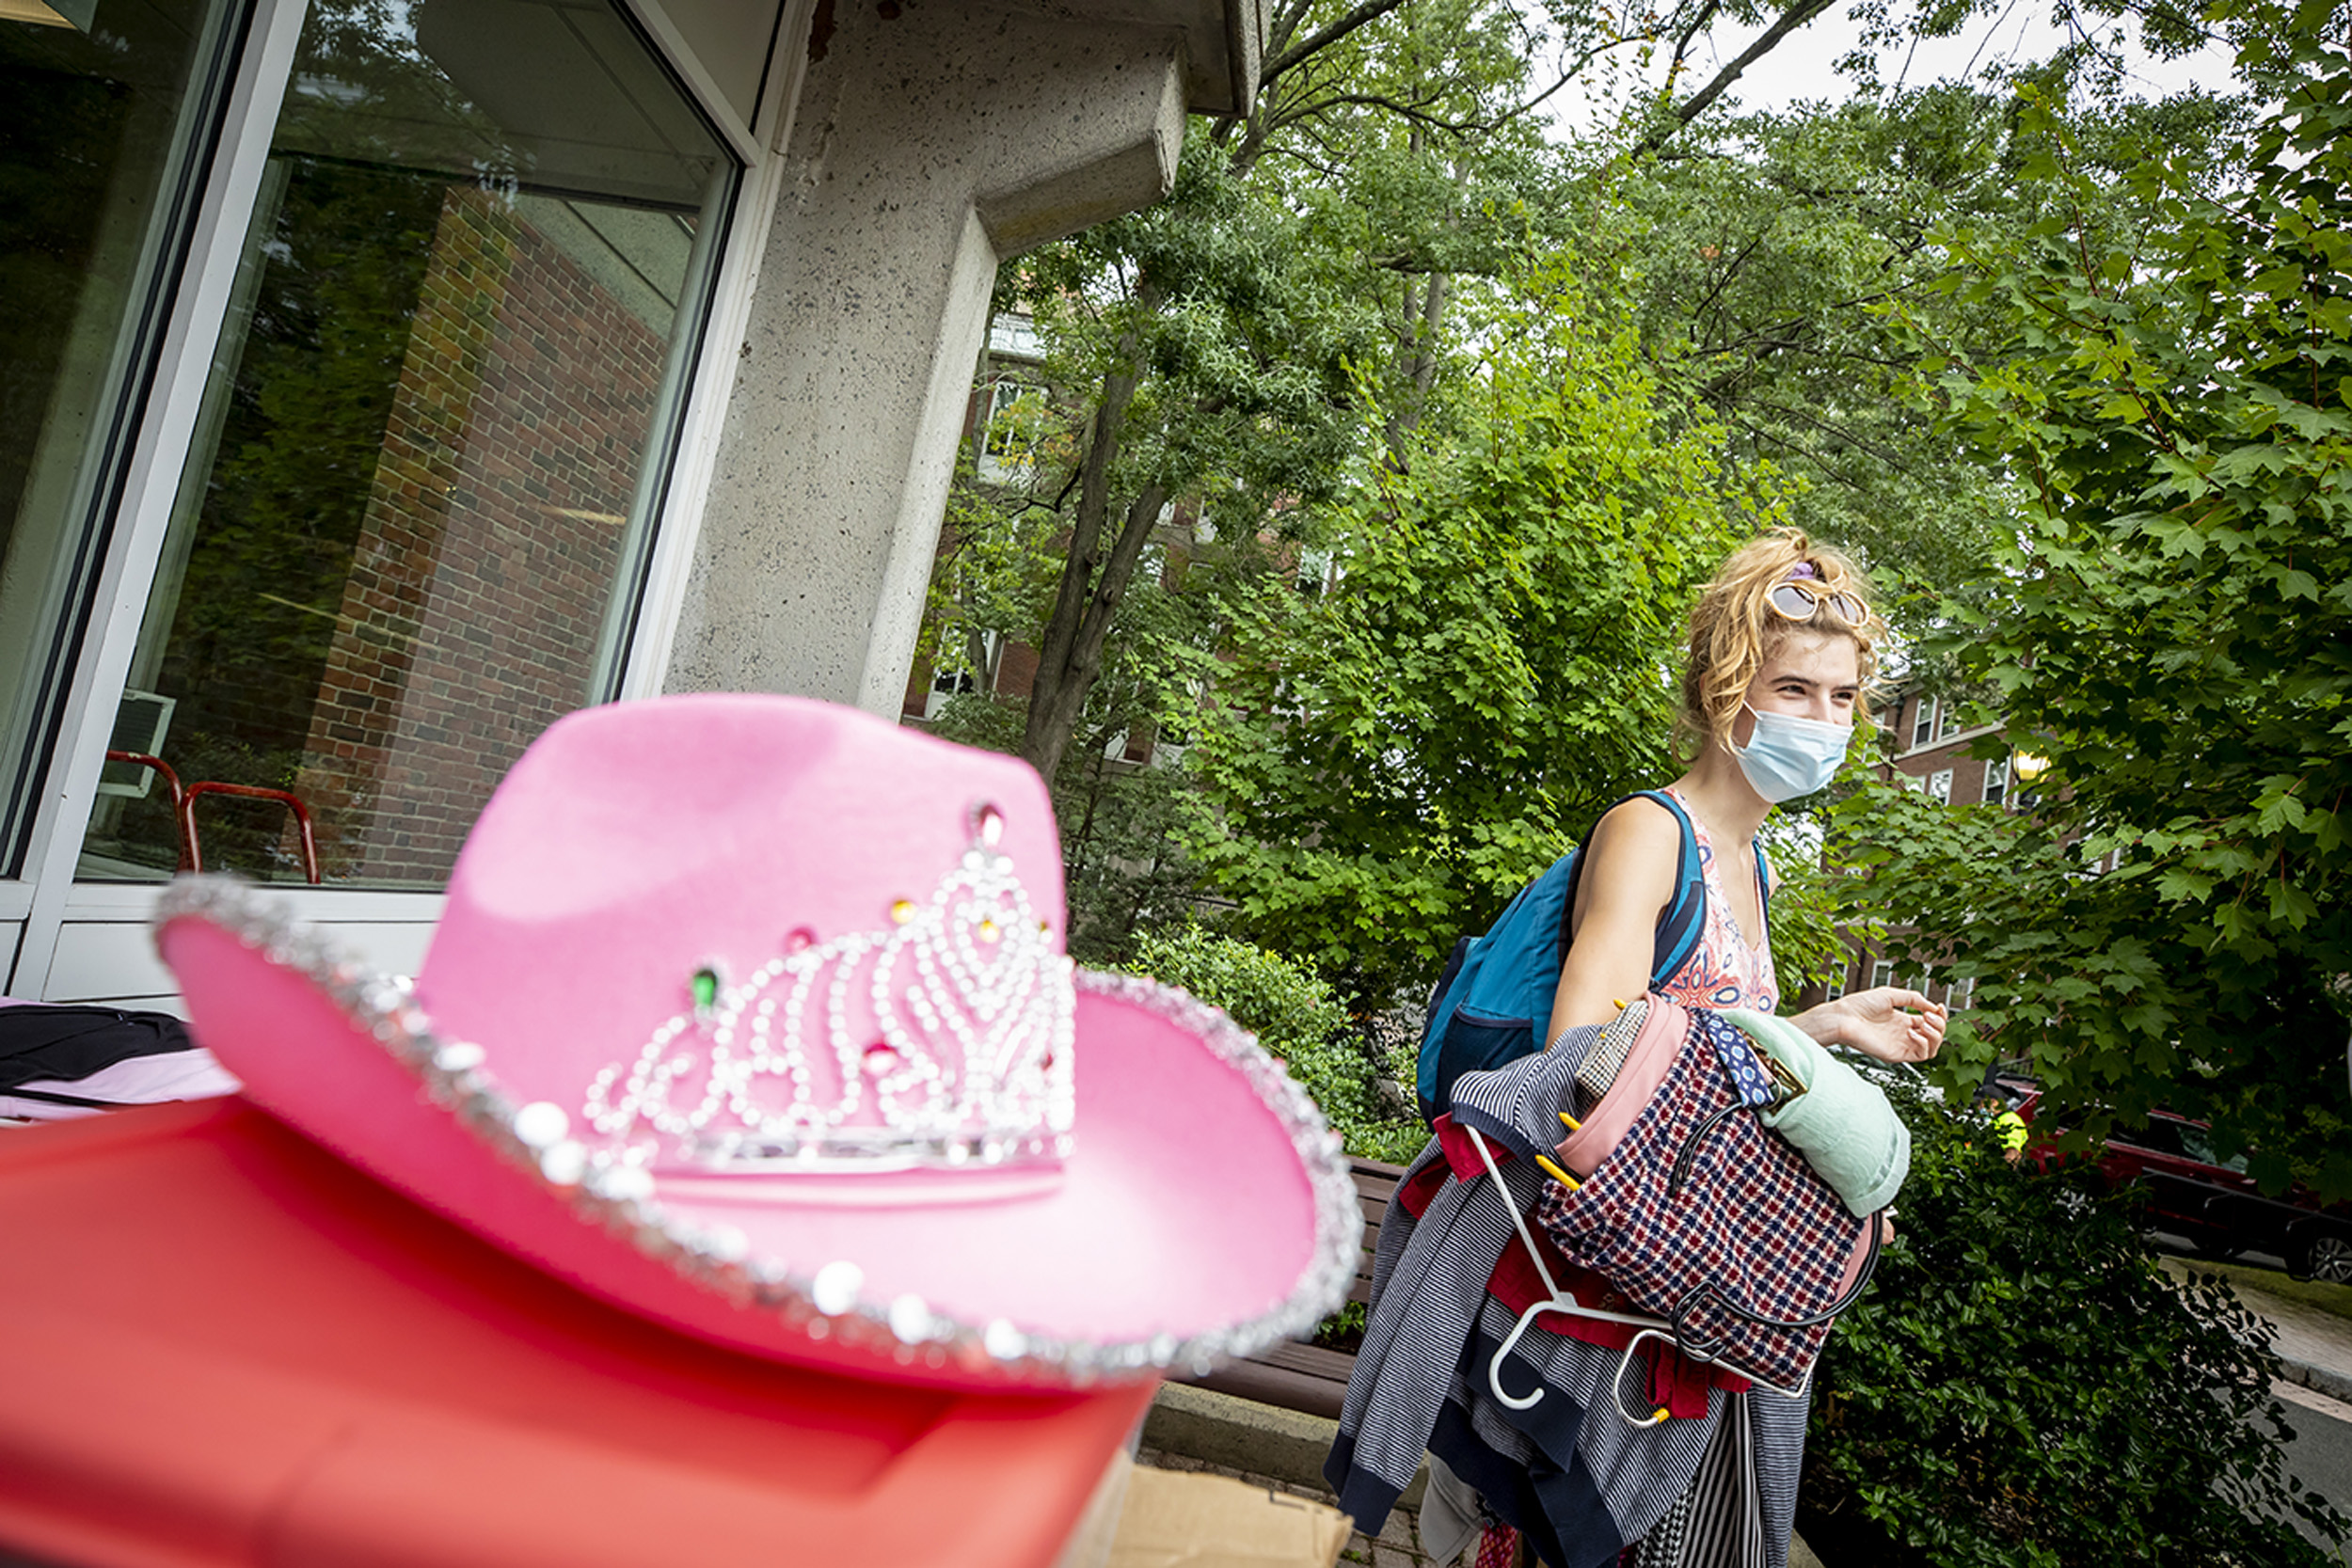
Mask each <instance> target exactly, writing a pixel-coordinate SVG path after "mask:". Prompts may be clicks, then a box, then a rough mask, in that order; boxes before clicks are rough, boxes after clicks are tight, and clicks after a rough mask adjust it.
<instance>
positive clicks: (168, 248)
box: [0, 0, 241, 866]
mask: <svg viewBox="0 0 2352 1568" xmlns="http://www.w3.org/2000/svg"><path fill="white" fill-rule="evenodd" d="M240 17H241V8H240V7H238V6H235V5H232V4H230V3H228V0H135V3H132V4H119V3H108V0H98V3H95V4H93V3H92V0H49V3H44V0H0V192H5V193H6V194H5V196H0V671H5V672H7V676H6V679H5V680H0V808H5V809H4V810H0V817H4V818H5V826H0V866H6V865H7V864H8V863H9V862H10V861H11V860H12V859H13V856H14V851H15V849H16V848H17V847H18V846H19V845H20V843H21V841H22V829H23V827H24V821H25V818H27V817H28V816H30V811H29V806H30V804H31V801H32V800H34V799H35V798H36V780H37V777H38V774H39V770H40V765H41V760H42V752H43V751H44V745H43V737H44V736H47V735H48V734H50V733H51V726H52V724H53V722H54V721H55V718H56V711H57V704H58V703H59V702H60V701H62V699H63V693H64V689H65V687H66V684H67V680H68V676H69V674H70V671H69V669H68V666H67V658H68V653H67V650H69V649H70V648H71V647H72V638H71V637H69V636H65V635H61V630H62V628H64V627H67V626H71V625H72V624H73V623H74V621H75V620H76V619H78V616H79V613H80V606H81V605H82V604H83V602H84V601H85V597H86V595H87V593H88V591H89V586H90V577H91V574H92V572H93V571H94V570H95V567H96V556H97V551H96V546H97V542H98V539H99V525H100V520H101V518H102V516H103V514H104V512H105V510H106V509H107V508H108V507H109V506H110V505H111V504H112V501H113V497H114V495H115V492H116V489H117V485H118V483H119V479H120V477H121V474H122V471H123V468H124V467H125V465H126V464H127V463H128V461H129V455H130V451H131V449H132V446H133V438H134V436H135V411H136V408H137V404H138V398H139V396H140V389H141V386H142V383H143V382H144V381H145V380H146V376H147V372H148V371H149V370H150V368H151V367H152V366H153V364H154V363H155V359H156V356H157V354H158V353H159V352H160V349H161V345H162V336H163V329H164V324H165V322H166V321H167V318H168V315H169V311H168V309H167V303H168V302H167V299H166V297H165V290H166V288H167V282H168V279H169V277H170V276H171V274H172V272H173V271H174V269H175V266H176V264H177V261H178V259H179V258H180V257H181V256H182V255H183V253H184V251H185V248H186V245H187V239H188V234H189V230H190V226H191V224H192V223H193V221H194V214H195V205H196V198H197V194H198V181H199V171H200V168H201V166H202V164H203V162H204V160H205V159H206V157H207V156H208V155H209V151H210V149H211V147H212V144H213V135H212V133H213V129H214V127H215V124H216V123H217V121H218V119H219V118H220V113H221V103H222V100H223V98H224V97H225V95H226V93H227V90H228V86H229V77H230V67H231V65H232V63H233V56H234V43H235V40H236V38H237V35H238V32H239V25H238V24H239V22H240ZM101 619H102V620H103V615H102V616H101ZM132 684H133V685H134V686H137V685H139V684H141V683H139V682H137V681H134V682H132ZM140 696H141V697H142V698H143V699H145V700H144V701H142V702H141V703H140V704H139V711H138V712H137V713H135V714H134V715H132V716H130V718H129V719H128V720H127V721H126V722H125V723H124V724H123V725H120V726H119V730H120V732H121V734H122V736H123V737H124V738H125V739H129V740H140V739H151V738H154V737H156V736H160V735H162V734H164V733H166V727H167V721H168V719H169V715H170V705H169V704H168V703H167V702H165V703H161V704H158V702H157V701H156V700H155V699H154V698H153V697H152V696H151V694H148V693H141V694H140ZM114 749H116V750H122V751H137V750H145V749H146V748H143V747H139V746H134V745H122V746H118V747H116V748H114ZM153 778H154V775H153V774H152V772H151V770H150V769H146V768H108V769H107V772H106V783H107V784H109V785H112V786H114V789H113V792H112V793H111V794H110V795H109V796H108V797H107V798H109V799H114V800H124V799H128V798H134V797H137V796H139V795H141V793H142V792H144V791H147V790H149V788H150V786H151V784H152V783H153Z"/></svg>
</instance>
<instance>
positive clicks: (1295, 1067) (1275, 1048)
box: [1130, 926, 1427, 1163]
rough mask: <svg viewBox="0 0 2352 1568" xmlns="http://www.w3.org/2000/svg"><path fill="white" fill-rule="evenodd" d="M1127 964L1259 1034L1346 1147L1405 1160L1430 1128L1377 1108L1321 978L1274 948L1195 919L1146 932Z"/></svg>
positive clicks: (1363, 1064) (1366, 1071)
mask: <svg viewBox="0 0 2352 1568" xmlns="http://www.w3.org/2000/svg"><path fill="white" fill-rule="evenodd" d="M1130 967H1132V968H1133V969H1134V971H1135V972H1136V974H1149V975H1152V977H1154V978H1155V979H1159V980H1163V981H1166V982H1167V983H1168V984H1169V985H1171V986H1182V987H1183V988H1184V990H1188V991H1190V992H1192V994H1193V995H1195V996H1197V997H1199V998H1200V1000H1201V1001H1203V1002H1207V1003H1210V1004H1212V1005H1213V1006H1219V1007H1222V1008H1224V1009H1225V1010H1226V1011H1227V1012H1228V1013H1230V1014H1232V1018H1233V1022H1236V1023H1239V1024H1240V1025H1241V1026H1242V1027H1243V1028H1245V1029H1248V1030H1249V1031H1250V1032H1251V1033H1252V1034H1254V1035H1256V1036H1257V1037H1258V1038H1259V1040H1260V1042H1261V1043H1263V1045H1264V1046H1265V1048H1266V1049H1267V1050H1268V1051H1270V1052H1272V1053H1274V1054H1275V1055H1276V1056H1277V1057H1279V1058H1280V1059H1281V1062H1282V1065H1283V1066H1284V1067H1285V1068H1286V1069H1289V1071H1290V1075H1291V1076H1292V1077H1293V1078H1295V1079H1296V1080H1297V1081H1298V1085H1299V1087H1301V1088H1303V1089H1305V1090H1306V1091H1307V1093H1308V1096H1309V1097H1310V1098H1311V1099H1312V1100H1313V1101H1314V1102H1315V1103H1316V1104H1317V1105H1319V1106H1321V1107H1322V1109H1323V1115H1324V1117H1325V1119H1326V1120H1327V1121H1329V1122H1330V1124H1331V1130H1332V1131H1333V1132H1337V1133H1339V1134H1340V1136H1341V1137H1342V1138H1343V1139H1345V1140H1346V1142H1347V1150H1348V1152H1349V1153H1351V1154H1359V1155H1362V1156H1364V1157H1365V1158H1367V1159H1374V1160H1390V1161H1396V1162H1399V1163H1401V1162H1402V1161H1404V1160H1406V1159H1409V1158H1411V1156H1412V1154H1413V1153H1414V1152H1415V1151H1416V1150H1418V1149H1419V1148H1421V1145H1422V1139H1423V1138H1424V1137H1426V1136H1427V1134H1426V1132H1423V1130H1422V1125H1421V1123H1420V1122H1419V1121H1416V1120H1413V1119H1411V1118H1410V1117H1398V1116H1395V1115H1393V1114H1391V1113H1389V1112H1388V1111H1386V1110H1384V1108H1383V1107H1382V1105H1381V1103H1380V1095H1379V1090H1378V1086H1377V1084H1376V1082H1375V1079H1376V1076H1377V1074H1376V1073H1375V1070H1374V1067H1373V1063H1372V1060H1371V1058H1370V1057H1369V1056H1367V1055H1366V1054H1365V1053H1364V1051H1363V1050H1362V1049H1361V1048H1360V1047H1359V1045H1358V1044H1357V1042H1356V1039H1355V1037H1354V1034H1353V1032H1352V1031H1351V1030H1350V1028H1349V1026H1348V1021H1347V1013H1346V1011H1345V1010H1344V1009H1343V1007H1341V1006H1340V1004H1339V1000H1338V998H1337V997H1336V996H1334V995H1333V993H1332V990H1331V988H1330V986H1329V985H1328V984H1327V983H1326V982H1325V981H1323V980H1322V979H1321V978H1319V977H1317V976H1316V975H1314V974H1309V973H1308V972H1307V971H1306V970H1303V969H1301V968H1299V967H1298V966H1297V965H1295V964H1294V963H1292V962H1291V961H1290V960H1289V959H1287V958H1282V957H1281V956H1280V955H1279V954H1276V953H1269V952H1267V951H1266V950H1265V949H1264V948H1263V947H1256V946H1252V945H1251V944H1250V943H1248V942H1238V941H1235V940H1234V939H1233V938H1232V937H1221V936H1216V935H1214V934H1212V933H1210V932H1207V931H1203V930H1201V929H1200V927H1197V926H1194V927H1185V928H1184V929H1183V930H1181V931H1178V932H1176V933H1174V934H1172V935H1150V936H1146V937H1144V938H1143V939H1142V940H1141V941H1140V942H1137V943H1136V961H1135V963H1134V964H1133V965H1132V966H1130ZM1407 1140H1409V1141H1407ZM1400 1149H1402V1150H1403V1152H1402V1153H1400V1152H1398V1151H1399V1150H1400Z"/></svg>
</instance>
